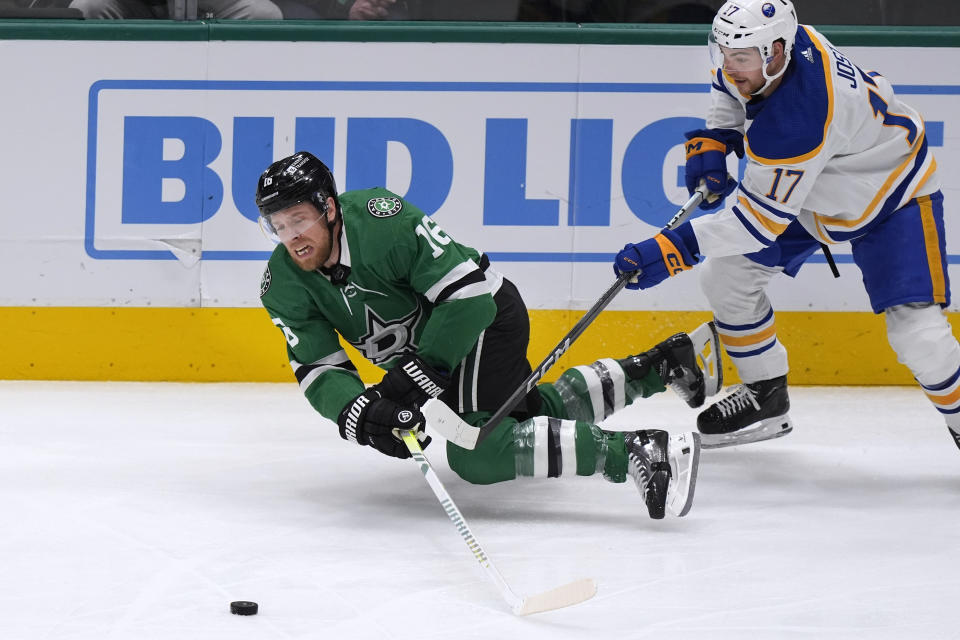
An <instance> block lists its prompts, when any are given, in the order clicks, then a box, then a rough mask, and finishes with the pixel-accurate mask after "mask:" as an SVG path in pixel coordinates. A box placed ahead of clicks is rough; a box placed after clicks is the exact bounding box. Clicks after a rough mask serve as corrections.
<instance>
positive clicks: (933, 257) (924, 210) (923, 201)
mask: <svg viewBox="0 0 960 640" xmlns="http://www.w3.org/2000/svg"><path fill="white" fill-rule="evenodd" d="M917 204H919V205H920V219H921V221H922V223H923V243H924V245H926V249H927V266H928V267H929V268H930V282H931V284H932V285H933V301H934V302H937V303H944V302H946V301H947V295H946V291H947V287H946V284H945V282H946V278H944V275H943V258H942V256H941V255H940V234H939V233H938V232H937V221H936V219H935V218H934V217H933V203H931V202H930V196H920V197H919V198H917Z"/></svg>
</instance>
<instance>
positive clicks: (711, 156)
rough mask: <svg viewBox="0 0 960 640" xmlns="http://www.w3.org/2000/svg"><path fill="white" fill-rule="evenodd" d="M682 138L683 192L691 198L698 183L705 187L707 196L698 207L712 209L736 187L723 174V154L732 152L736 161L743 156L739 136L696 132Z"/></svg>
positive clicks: (732, 132)
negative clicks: (684, 170) (684, 157)
mask: <svg viewBox="0 0 960 640" xmlns="http://www.w3.org/2000/svg"><path fill="white" fill-rule="evenodd" d="M684 136H685V137H686V138H687V144H686V150H687V166H686V173H685V176H684V177H685V181H686V183H687V191H688V192H689V193H690V195H693V192H694V191H696V190H697V188H698V187H699V186H700V185H701V184H706V185H707V190H708V192H709V193H708V194H707V197H706V198H704V199H703V201H702V202H701V203H700V208H701V209H706V210H710V209H716V208H718V207H719V206H720V205H722V204H723V200H724V198H726V197H727V196H728V195H730V194H731V193H732V192H733V190H734V189H736V188H737V184H738V183H737V179H736V178H734V177H733V176H731V175H729V174H728V173H727V155H728V154H729V153H730V152H731V151H733V152H734V153H736V154H737V157H738V158H742V157H743V134H741V133H740V132H739V131H736V130H734V129H697V130H696V131H688V132H686V133H685V134H684Z"/></svg>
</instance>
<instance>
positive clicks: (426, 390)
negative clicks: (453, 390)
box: [373, 355, 450, 407]
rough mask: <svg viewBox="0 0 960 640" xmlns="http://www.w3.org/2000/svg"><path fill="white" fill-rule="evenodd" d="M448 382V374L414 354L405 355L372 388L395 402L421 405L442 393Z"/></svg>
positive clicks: (406, 404)
mask: <svg viewBox="0 0 960 640" xmlns="http://www.w3.org/2000/svg"><path fill="white" fill-rule="evenodd" d="M449 384H450V376H449V375H447V373H446V372H444V371H439V370H437V369H435V368H433V367H432V366H430V365H429V364H427V363H426V362H424V361H423V360H421V359H420V358H418V357H417V356H415V355H406V356H404V357H402V358H400V360H398V361H397V364H396V365H394V367H393V368H392V369H390V370H389V371H387V373H386V375H384V376H383V380H381V381H380V384H377V385H374V387H373V388H374V389H376V390H377V391H379V392H380V393H381V395H382V396H383V397H384V398H389V399H390V400H393V401H394V402H396V403H399V404H402V405H404V406H410V405H414V406H417V407H421V406H423V403H424V402H426V401H427V400H429V399H430V398H436V397H437V396H439V395H440V394H441V393H443V390H444V389H446V388H447V386H449Z"/></svg>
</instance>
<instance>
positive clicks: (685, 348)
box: [618, 322, 723, 407]
mask: <svg viewBox="0 0 960 640" xmlns="http://www.w3.org/2000/svg"><path fill="white" fill-rule="evenodd" d="M719 344H720V341H719V338H718V336H717V329H716V327H715V326H714V324H713V323H712V322H707V323H704V324H702V325H700V326H699V327H697V328H696V329H695V330H694V331H693V332H691V333H690V334H686V333H678V334H676V335H672V336H670V337H669V338H667V339H666V340H664V341H663V342H661V343H660V344H658V345H657V346H655V347H654V348H653V349H650V350H649V351H646V352H644V353H640V354H637V355H635V356H630V357H629V358H624V359H623V360H619V361H618V362H619V363H620V366H621V367H623V370H624V373H626V374H627V375H628V376H630V378H631V379H633V380H638V379H640V378H642V377H643V376H645V375H646V374H647V373H648V372H649V371H650V368H651V367H653V368H655V369H656V371H657V374H658V375H659V376H660V379H661V380H662V381H663V384H664V386H666V387H670V388H671V389H673V390H674V391H675V392H676V393H677V395H679V396H680V397H681V398H683V399H684V400H685V401H686V403H687V404H688V405H690V406H691V407H699V406H700V405H702V404H703V401H704V400H705V399H706V397H707V396H712V395H714V394H715V393H716V392H717V391H719V390H720V387H721V386H722V385H723V368H722V367H721V366H720V357H719V356H720V348H719Z"/></svg>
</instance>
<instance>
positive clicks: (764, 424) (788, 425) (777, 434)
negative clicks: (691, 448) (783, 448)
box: [700, 414, 793, 449]
mask: <svg viewBox="0 0 960 640" xmlns="http://www.w3.org/2000/svg"><path fill="white" fill-rule="evenodd" d="M791 431H793V422H792V421H791V420H790V415H789V414H784V415H782V416H777V417H776V418H767V419H766V420H761V421H760V422H757V423H755V424H752V425H750V426H749V427H744V428H743V429H740V430H739V431H734V432H733V433H715V434H707V433H701V434H700V444H701V446H702V447H703V448H704V449H721V448H723V447H734V446H737V445H740V444H750V443H751V442H761V441H763V440H772V439H774V438H782V437H783V436H785V435H787V434H788V433H790V432H791Z"/></svg>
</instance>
